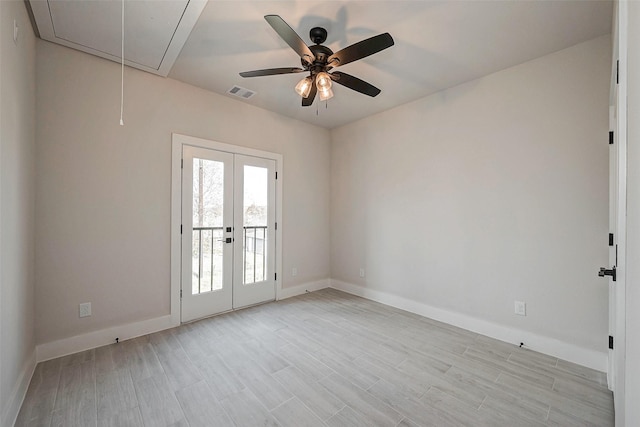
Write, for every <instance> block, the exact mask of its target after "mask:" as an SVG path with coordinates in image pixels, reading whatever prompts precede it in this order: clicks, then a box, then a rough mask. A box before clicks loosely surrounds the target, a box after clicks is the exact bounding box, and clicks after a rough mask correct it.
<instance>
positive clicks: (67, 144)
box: [36, 41, 330, 344]
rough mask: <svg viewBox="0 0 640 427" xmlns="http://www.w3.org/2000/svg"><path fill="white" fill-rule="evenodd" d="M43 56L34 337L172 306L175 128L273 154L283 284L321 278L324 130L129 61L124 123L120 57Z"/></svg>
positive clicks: (324, 270) (324, 259)
mask: <svg viewBox="0 0 640 427" xmlns="http://www.w3.org/2000/svg"><path fill="white" fill-rule="evenodd" d="M37 59H38V72H37V85H38V91H39V93H38V108H37V122H38V124H37V163H36V171H37V174H36V183H37V207H38V210H37V215H36V233H37V245H36V251H37V252H36V257H37V266H36V282H37V289H36V301H37V305H36V306H37V314H36V325H37V327H36V330H37V342H38V343H39V344H41V343H47V342H50V341H53V340H58V339H62V338H67V337H71V336H74V335H78V334H83V333H87V332H91V331H96V330H100V329H103V328H107V327H111V326H115V325H120V324H126V323H129V322H135V321H139V320H144V319H150V318H155V317H159V316H163V315H166V314H169V312H170V298H169V290H170V276H169V273H170V271H169V266H170V262H169V261H170V251H169V250H170V235H169V230H170V208H171V206H170V202H171V201H170V188H171V134H172V132H175V133H181V134H185V135H191V136H196V137H200V138H205V139H210V140H215V141H219V142H224V143H228V144H236V145H241V146H246V147H251V148H256V149H260V150H266V151H271V152H275V153H281V154H282V155H283V157H284V161H283V163H284V174H283V175H284V176H283V179H284V181H283V187H284V189H283V194H284V196H283V221H284V228H283V259H284V271H285V272H290V271H291V267H292V266H296V267H297V268H298V276H296V277H295V278H293V277H291V275H290V274H284V275H283V287H290V286H293V285H296V284H299V283H304V282H310V281H314V280H319V279H326V278H328V277H329V272H330V267H329V236H328V233H327V230H328V229H329V172H330V166H329V161H330V137H329V132H328V131H327V130H324V129H320V128H317V127H314V126H311V125H308V124H305V123H302V122H299V121H296V120H292V119H289V118H285V117H283V116H280V115H277V114H275V113H271V112H268V111H265V110H262V109H258V108H254V107H252V106H250V105H248V104H247V103H243V102H239V101H235V100H233V99H230V98H228V97H224V96H220V95H216V94H213V93H209V92H206V91H204V90H201V89H198V88H195V87H193V86H189V85H185V84H183V83H180V82H178V81H175V80H172V79H166V78H161V77H157V76H154V75H151V74H148V73H144V72H141V71H138V70H134V69H131V68H127V69H126V71H125V108H124V111H125V118H124V121H125V126H124V127H121V126H119V124H118V122H119V111H120V68H119V66H118V65H117V64H115V63H112V62H109V61H106V60H103V59H100V58H96V57H93V56H90V55H86V54H84V53H80V52H76V51H73V50H71V49H67V48H64V47H60V46H57V45H53V44H51V43H48V42H44V41H38V44H37ZM293 279H296V280H293ZM81 302H91V303H92V310H93V314H92V316H91V317H87V318H82V319H80V318H78V304H79V303H81Z"/></svg>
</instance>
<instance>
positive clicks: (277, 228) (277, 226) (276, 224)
mask: <svg viewBox="0 0 640 427" xmlns="http://www.w3.org/2000/svg"><path fill="white" fill-rule="evenodd" d="M277 229H278V223H277V222H276V230H277Z"/></svg>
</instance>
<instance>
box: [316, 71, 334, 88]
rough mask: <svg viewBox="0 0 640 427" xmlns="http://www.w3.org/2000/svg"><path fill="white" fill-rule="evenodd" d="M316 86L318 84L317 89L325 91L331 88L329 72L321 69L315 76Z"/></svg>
mask: <svg viewBox="0 0 640 427" xmlns="http://www.w3.org/2000/svg"><path fill="white" fill-rule="evenodd" d="M316 86H318V90H319V91H321V92H322V91H326V90H330V89H331V77H330V76H329V74H327V73H325V72H324V71H321V72H319V73H318V75H317V76H316Z"/></svg>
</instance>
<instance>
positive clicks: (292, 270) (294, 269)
mask: <svg viewBox="0 0 640 427" xmlns="http://www.w3.org/2000/svg"><path fill="white" fill-rule="evenodd" d="M291 275H292V276H297V275H298V267H293V268H292V269H291Z"/></svg>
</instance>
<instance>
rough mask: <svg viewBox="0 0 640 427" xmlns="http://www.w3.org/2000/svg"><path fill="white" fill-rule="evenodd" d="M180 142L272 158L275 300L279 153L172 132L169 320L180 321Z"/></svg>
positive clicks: (278, 289) (279, 282)
mask: <svg viewBox="0 0 640 427" xmlns="http://www.w3.org/2000/svg"><path fill="white" fill-rule="evenodd" d="M183 145H192V146H194V147H202V148H208V149H211V150H218V151H226V152H228V153H233V154H243V155H246V156H253V157H262V158H265V159H271V160H275V162H276V172H277V174H278V179H277V181H276V205H275V208H276V215H275V217H276V222H277V223H278V229H277V230H276V236H275V243H276V249H275V255H276V273H278V278H277V279H276V300H279V299H280V298H281V294H282V274H281V272H282V176H283V175H282V170H283V168H282V154H278V153H271V152H268V151H262V150H256V149H253V148H247V147H241V146H237V145H231V144H225V143H223V142H217V141H210V140H207V139H202V138H196V137H193V136H187V135H181V134H177V133H174V134H172V137H171V323H172V324H173V325H174V326H178V325H180V309H181V308H180V271H181V257H182V251H181V245H182V239H181V235H180V226H181V218H182V213H181V204H182V185H181V183H182V146H183Z"/></svg>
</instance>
